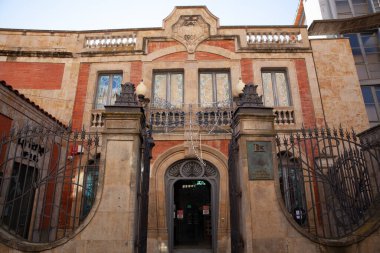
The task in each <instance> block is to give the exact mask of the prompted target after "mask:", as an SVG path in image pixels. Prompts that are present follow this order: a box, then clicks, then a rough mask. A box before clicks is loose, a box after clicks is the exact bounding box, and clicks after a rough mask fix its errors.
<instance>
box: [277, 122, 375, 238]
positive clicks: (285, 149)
mask: <svg viewBox="0 0 380 253" xmlns="http://www.w3.org/2000/svg"><path fill="white" fill-rule="evenodd" d="M276 142H277V151H278V161H279V182H280V188H281V194H282V197H283V200H284V204H285V207H286V209H287V211H288V212H289V214H290V215H291V216H292V217H293V219H294V221H295V222H296V223H298V225H299V226H300V227H301V228H302V230H303V231H305V232H307V233H308V234H310V235H311V237H312V238H316V239H317V240H320V239H322V241H323V240H324V241H326V242H327V243H328V240H331V239H333V240H336V239H340V238H346V237H348V236H351V235H352V234H353V232H354V231H357V230H358V228H360V227H362V226H363V225H365V224H366V222H367V221H369V219H371V218H373V217H375V216H376V215H378V212H379V207H380V202H379V200H380V187H379V185H380V170H379V153H377V152H376V149H377V150H378V149H379V147H378V146H377V147H376V146H374V145H372V144H371V143H370V142H368V141H366V139H359V138H358V137H357V135H356V133H355V132H354V131H353V130H352V131H344V130H343V129H342V128H339V129H330V128H326V129H323V128H321V129H316V128H315V129H308V130H306V129H302V130H301V131H300V132H296V133H290V134H288V135H285V136H281V137H280V136H277V137H276ZM290 215H289V216H290ZM358 239H359V240H360V239H362V238H358Z"/></svg>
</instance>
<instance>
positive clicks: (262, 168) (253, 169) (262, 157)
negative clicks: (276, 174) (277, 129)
mask: <svg viewBox="0 0 380 253" xmlns="http://www.w3.org/2000/svg"><path fill="white" fill-rule="evenodd" d="M247 158H248V175H249V180H271V179H273V157H272V142H270V141H248V142H247Z"/></svg>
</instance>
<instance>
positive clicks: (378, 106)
mask: <svg viewBox="0 0 380 253" xmlns="http://www.w3.org/2000/svg"><path fill="white" fill-rule="evenodd" d="M367 87H368V88H369V90H370V94H371V96H372V99H373V103H366V102H365V98H364V94H363V88H367ZM360 88H361V92H362V96H363V103H364V106H365V110H366V113H367V116H369V115H368V111H367V105H374V106H375V111H376V115H377V119H378V120H377V121H371V120H370V118H369V117H368V122H369V124H370V127H372V126H376V125H379V124H380V98H378V97H377V94H376V91H377V90H379V91H380V84H375V85H361V87H360Z"/></svg>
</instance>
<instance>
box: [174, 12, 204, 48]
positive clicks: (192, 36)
mask: <svg viewBox="0 0 380 253" xmlns="http://www.w3.org/2000/svg"><path fill="white" fill-rule="evenodd" d="M209 36H210V26H209V24H207V23H206V22H205V21H204V19H203V18H202V16H200V15H186V16H180V17H179V19H178V21H177V23H175V24H174V25H173V38H174V39H175V40H178V41H179V42H181V43H182V44H183V45H185V47H186V49H187V51H188V52H189V53H194V52H195V49H196V47H197V46H198V45H199V43H201V42H202V41H203V40H205V39H207V38H208V37H209Z"/></svg>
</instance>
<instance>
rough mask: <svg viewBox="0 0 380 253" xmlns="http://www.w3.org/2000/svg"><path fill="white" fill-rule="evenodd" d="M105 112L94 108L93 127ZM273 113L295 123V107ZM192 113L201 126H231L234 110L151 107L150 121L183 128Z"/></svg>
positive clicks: (280, 120)
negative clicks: (190, 109)
mask: <svg viewBox="0 0 380 253" xmlns="http://www.w3.org/2000/svg"><path fill="white" fill-rule="evenodd" d="M103 112H104V110H92V112H91V124H90V126H91V127H95V128H101V127H103V126H104V120H103V116H102V113H103ZM273 113H274V115H275V120H274V123H275V125H277V126H281V125H292V124H295V119H294V109H293V107H278V108H274V109H273ZM192 115H193V118H192V122H195V124H196V125H199V126H201V127H209V126H212V125H217V126H230V124H231V120H232V116H233V110H232V108H197V110H196V111H192V112H191V113H190V112H189V111H187V110H182V109H164V108H162V109H160V108H150V109H149V110H148V122H149V124H150V125H151V126H152V128H154V129H170V128H183V127H185V125H186V124H187V123H189V120H190V117H191V116H192Z"/></svg>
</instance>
